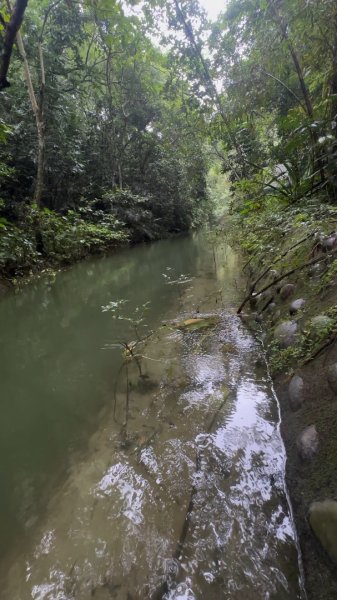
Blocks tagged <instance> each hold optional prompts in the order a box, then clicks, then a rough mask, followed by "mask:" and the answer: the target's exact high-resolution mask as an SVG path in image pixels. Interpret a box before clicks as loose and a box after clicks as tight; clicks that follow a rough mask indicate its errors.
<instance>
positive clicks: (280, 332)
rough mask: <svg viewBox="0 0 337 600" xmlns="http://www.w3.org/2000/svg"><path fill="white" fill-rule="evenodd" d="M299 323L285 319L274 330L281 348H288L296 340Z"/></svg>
mask: <svg viewBox="0 0 337 600" xmlns="http://www.w3.org/2000/svg"><path fill="white" fill-rule="evenodd" d="M296 332H297V323H296V322H295V321H283V323H280V325H278V326H277V327H276V329H275V331H274V338H275V340H276V341H277V342H278V343H279V345H280V346H281V348H288V347H289V346H292V345H293V344H294V343H295V341H296Z"/></svg>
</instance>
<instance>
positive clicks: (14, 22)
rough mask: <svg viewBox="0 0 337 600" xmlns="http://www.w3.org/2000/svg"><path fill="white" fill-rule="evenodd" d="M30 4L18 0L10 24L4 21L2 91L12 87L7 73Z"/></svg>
mask: <svg viewBox="0 0 337 600" xmlns="http://www.w3.org/2000/svg"><path fill="white" fill-rule="evenodd" d="M27 4H28V0H17V2H16V4H15V7H14V10H13V11H12V10H11V7H10V5H9V8H10V11H11V13H12V14H11V18H10V21H9V23H6V22H5V21H4V20H3V19H2V24H3V26H4V28H5V35H4V42H3V47H2V52H1V57H0V90H3V89H5V88H6V87H9V86H10V83H9V81H8V79H7V73H8V69H9V63H10V60H11V56H12V50H13V45H14V42H15V38H16V36H17V33H18V31H19V29H20V26H21V23H22V19H23V16H24V13H25V10H26V7H27Z"/></svg>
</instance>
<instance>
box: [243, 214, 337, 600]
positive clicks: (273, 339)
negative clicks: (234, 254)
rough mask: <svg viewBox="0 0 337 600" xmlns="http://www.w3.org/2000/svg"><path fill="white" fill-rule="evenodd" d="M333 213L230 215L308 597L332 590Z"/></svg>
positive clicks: (335, 516)
mask: <svg viewBox="0 0 337 600" xmlns="http://www.w3.org/2000/svg"><path fill="white" fill-rule="evenodd" d="M336 218H337V211H336V208H335V207H329V206H326V205H323V206H322V205H320V204H318V203H317V205H316V204H315V203H314V202H312V203H311V205H310V206H308V205H307V206H296V208H293V207H290V208H287V209H284V208H282V211H281V210H280V211H277V210H276V211H275V209H273V210H270V211H268V210H266V211H265V212H263V213H262V212H261V214H259V215H257V216H256V215H255V216H254V217H252V218H248V217H247V218H246V219H245V220H244V221H243V222H241V223H237V224H236V227H238V226H239V227H240V228H241V233H240V238H241V245H242V246H243V247H244V249H245V250H246V252H247V262H246V265H245V267H244V270H245V272H246V273H247V275H248V277H249V284H248V289H247V296H246V298H245V299H244V302H243V303H242V305H241V307H240V309H239V312H240V314H241V316H242V319H243V320H244V321H245V322H247V323H248V325H249V326H250V327H251V328H252V329H254V330H255V331H258V332H259V335H262V337H263V339H264V343H265V347H266V351H267V356H268V361H269V365H270V370H271V374H272V377H273V381H274V386H275V390H276V393H277V396H278V398H279V401H280V407H281V415H282V425H281V431H282V436H283V439H284V443H285V447H286V452H287V467H286V478H287V485H288V488H289V492H290V497H291V501H292V504H293V509H294V517H295V522H296V526H297V531H298V535H299V540H300V545H301V550H302V555H303V563H304V571H305V578H306V588H307V594H308V598H309V600H310V599H312V600H317V598H319V599H320V600H328V599H329V600H330V599H331V598H335V597H337V568H336V565H337V562H336V560H337V545H336V541H335V540H336V539H337V502H335V499H337V437H336V430H337V367H336V365H337V344H336V339H337V227H336Z"/></svg>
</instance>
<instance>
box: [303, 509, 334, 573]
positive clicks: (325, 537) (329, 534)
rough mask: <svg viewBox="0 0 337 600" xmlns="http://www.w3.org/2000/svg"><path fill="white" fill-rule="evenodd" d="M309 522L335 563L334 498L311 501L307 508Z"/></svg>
mask: <svg viewBox="0 0 337 600" xmlns="http://www.w3.org/2000/svg"><path fill="white" fill-rule="evenodd" d="M309 523H310V526H311V528H312V530H313V532H314V534H315V536H316V537H317V539H318V540H319V542H320V543H321V545H322V546H323V548H324V550H325V551H326V552H327V554H328V556H329V557H330V558H331V560H332V561H333V562H334V563H335V564H336V565H337V502H336V500H323V501H322V502H313V503H312V504H311V506H310V508H309Z"/></svg>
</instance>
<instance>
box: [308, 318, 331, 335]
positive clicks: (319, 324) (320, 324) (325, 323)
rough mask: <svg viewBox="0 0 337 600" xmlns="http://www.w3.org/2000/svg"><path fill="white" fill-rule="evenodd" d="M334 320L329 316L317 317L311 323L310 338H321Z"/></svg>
mask: <svg viewBox="0 0 337 600" xmlns="http://www.w3.org/2000/svg"><path fill="white" fill-rule="evenodd" d="M332 322H333V321H332V319H330V317H328V316H327V315H317V317H314V318H313V319H311V321H310V337H311V338H316V337H319V336H320V334H321V333H322V332H323V331H324V330H325V329H327V328H328V327H329V325H332Z"/></svg>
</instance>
